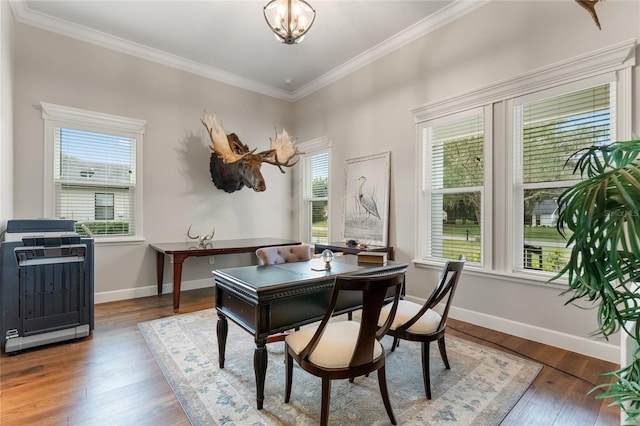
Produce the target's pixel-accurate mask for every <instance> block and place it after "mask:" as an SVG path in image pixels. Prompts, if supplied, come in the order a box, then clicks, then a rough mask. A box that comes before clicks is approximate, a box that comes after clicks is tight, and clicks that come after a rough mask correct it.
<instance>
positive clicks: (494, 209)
mask: <svg viewBox="0 0 640 426" xmlns="http://www.w3.org/2000/svg"><path fill="white" fill-rule="evenodd" d="M635 65H636V40H635V39H630V40H625V41H622V42H619V43H616V44H614V45H611V46H607V47H604V48H601V49H598V50H595V51H591V52H587V53H585V54H582V55H579V56H576V57H573V58H570V59H568V60H565V61H561V62H557V63H554V64H551V65H548V66H545V67H542V68H539V69H535V70H532V71H530V72H528V73H525V74H522V75H517V76H515V77H513V78H509V79H506V80H502V81H499V82H496V83H493V84H489V85H487V86H483V87H480V88H477V89H475V90H472V91H469V92H465V93H461V94H457V95H454V96H450V97H448V98H444V99H440V100H436V101H433V102H430V103H427V104H423V105H421V106H418V107H415V108H413V109H412V110H411V112H412V114H413V117H414V124H415V131H416V135H415V140H416V141H417V142H420V141H421V139H422V138H421V132H420V124H421V123H422V122H424V121H426V120H429V119H434V118H438V117H442V116H446V115H451V114H455V113H458V112H461V111H465V110H468V109H472V108H476V107H486V108H491V109H492V111H493V114H494V116H493V123H492V124H491V125H490V126H492V128H493V145H492V146H491V147H487V152H489V151H491V152H492V153H491V156H490V157H491V159H492V160H493V162H494V163H495V164H497V165H500V164H506V166H500V167H499V168H498V169H496V170H494V171H493V176H492V177H491V180H490V181H486V182H485V186H488V187H490V188H488V189H487V193H490V194H492V197H495V201H493V200H492V201H485V207H490V210H486V213H485V217H486V216H488V215H491V216H492V217H491V220H489V221H488V229H487V231H486V236H487V238H486V240H491V249H490V250H487V251H486V253H485V254H486V256H487V257H486V259H485V264H484V265H483V266H481V267H480V266H478V265H473V264H468V267H465V270H466V271H467V273H469V274H470V275H478V276H483V277H490V278H493V279H498V280H504V281H508V282H510V283H523V284H534V285H540V284H544V285H546V286H549V285H552V286H557V287H558V288H561V289H564V288H566V285H564V284H566V280H563V279H559V280H555V281H554V282H552V283H549V281H548V280H549V276H540V275H538V274H529V273H522V272H514V270H513V259H512V258H513V256H512V253H513V219H512V218H513V213H514V212H513V207H512V206H513V195H512V191H511V188H512V184H513V182H512V180H513V170H512V167H513V163H512V162H513V160H512V158H513V146H512V143H511V142H510V138H507V135H509V134H510V133H509V130H508V126H509V125H510V121H509V120H508V119H507V111H508V107H507V102H508V100H510V99H513V98H517V97H520V96H524V95H528V94H531V93H535V92H538V91H542V90H546V89H550V88H553V87H557V86H561V85H563V84H570V83H574V82H578V81H580V80H583V79H588V78H592V77H597V76H600V75H603V74H607V73H615V75H616V79H615V81H616V123H615V133H616V135H617V140H629V139H631V138H632V132H631V126H632V119H633V117H632V111H633V108H632V101H633V97H632V80H633V78H632V77H633V67H634V66H635ZM419 147H420V144H419V143H416V150H417V151H416V182H417V184H416V192H415V194H416V205H418V206H420V190H421V176H420V173H421V158H420V157H421V155H420V151H419ZM485 155H487V154H485ZM488 160H489V159H488ZM486 167H487V169H489V168H492V165H491V164H490V163H489V161H487V163H486ZM494 203H495V204H494ZM420 217H421V216H420V214H419V215H417V216H416V229H420ZM498 224H499V226H500V229H501V230H504V231H501V232H498V231H496V232H493V231H490V230H489V228H492V229H497V227H498ZM494 227H495V228H494ZM421 238H422V233H421V232H418V233H417V237H416V241H415V255H414V259H413V263H414V264H415V265H416V266H417V267H426V268H431V269H439V268H441V267H442V264H443V263H444V262H438V261H435V260H432V259H429V260H425V259H423V258H421V256H420V254H421V251H420V247H421V246H420V243H421ZM489 256H491V257H492V258H491V259H489Z"/></svg>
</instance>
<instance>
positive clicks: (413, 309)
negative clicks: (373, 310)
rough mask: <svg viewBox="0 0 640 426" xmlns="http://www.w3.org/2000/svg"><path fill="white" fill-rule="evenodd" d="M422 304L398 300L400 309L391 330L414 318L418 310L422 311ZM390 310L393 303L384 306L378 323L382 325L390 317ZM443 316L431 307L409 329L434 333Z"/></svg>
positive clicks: (418, 332) (420, 332) (419, 332)
mask: <svg viewBox="0 0 640 426" xmlns="http://www.w3.org/2000/svg"><path fill="white" fill-rule="evenodd" d="M420 308H422V305H419V304H417V303H413V302H410V301H408V300H401V301H400V302H398V310H397V311H396V316H395V318H394V319H393V324H391V330H395V329H397V328H398V327H400V326H401V325H403V324H405V323H406V322H407V321H409V320H410V319H411V318H413V317H414V316H415V315H416V314H417V313H418V311H420ZM389 311H391V304H388V305H386V306H384V307H383V308H382V311H381V312H380V318H379V319H378V325H379V326H382V325H383V324H384V323H385V321H386V320H387V318H388V317H389ZM441 319H442V317H441V316H440V314H439V313H437V312H436V311H433V310H431V309H427V311H426V312H425V313H424V315H422V317H420V319H419V320H418V321H416V323H415V324H413V325H412V326H411V327H409V329H408V331H410V332H411V333H415V334H429V333H433V332H434V331H436V330H437V329H438V325H440V320H441Z"/></svg>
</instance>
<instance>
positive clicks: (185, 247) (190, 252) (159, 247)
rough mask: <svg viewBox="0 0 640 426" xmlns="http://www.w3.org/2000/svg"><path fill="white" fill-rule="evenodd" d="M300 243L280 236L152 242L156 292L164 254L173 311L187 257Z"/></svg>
mask: <svg viewBox="0 0 640 426" xmlns="http://www.w3.org/2000/svg"><path fill="white" fill-rule="evenodd" d="M295 244H301V243H300V241H291V240H284V239H281V238H246V239H239V240H219V241H218V240H214V241H210V242H208V243H206V244H205V245H204V247H202V246H200V245H198V243H197V242H185V243H154V244H149V247H151V248H152V249H154V250H155V251H157V255H156V274H157V278H158V294H162V281H163V278H164V256H165V255H167V256H169V259H170V260H171V267H172V269H173V311H174V312H178V308H179V307H180V285H181V282H182V263H183V262H184V260H185V259H186V258H188V257H191V256H195V257H201V256H215V255H219V254H234V253H251V252H254V251H256V250H257V249H259V248H260V247H271V246H286V245H295Z"/></svg>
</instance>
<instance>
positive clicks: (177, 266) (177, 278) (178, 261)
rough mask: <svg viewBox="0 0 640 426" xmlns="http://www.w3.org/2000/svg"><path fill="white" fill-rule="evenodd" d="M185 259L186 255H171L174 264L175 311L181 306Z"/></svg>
mask: <svg viewBox="0 0 640 426" xmlns="http://www.w3.org/2000/svg"><path fill="white" fill-rule="evenodd" d="M184 259H185V257H184V256H178V255H173V256H171V263H172V265H171V266H173V312H178V308H179V307H180V284H181V282H182V262H184Z"/></svg>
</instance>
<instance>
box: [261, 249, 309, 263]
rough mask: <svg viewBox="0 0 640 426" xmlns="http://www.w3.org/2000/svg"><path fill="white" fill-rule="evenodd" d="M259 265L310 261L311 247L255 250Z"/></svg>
mask: <svg viewBox="0 0 640 426" xmlns="http://www.w3.org/2000/svg"><path fill="white" fill-rule="evenodd" d="M256 256H258V261H259V262H260V265H274V264H277V263H289V262H302V261H304V260H309V259H311V246H307V245H292V246H274V247H262V248H259V249H258V250H256Z"/></svg>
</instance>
